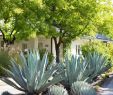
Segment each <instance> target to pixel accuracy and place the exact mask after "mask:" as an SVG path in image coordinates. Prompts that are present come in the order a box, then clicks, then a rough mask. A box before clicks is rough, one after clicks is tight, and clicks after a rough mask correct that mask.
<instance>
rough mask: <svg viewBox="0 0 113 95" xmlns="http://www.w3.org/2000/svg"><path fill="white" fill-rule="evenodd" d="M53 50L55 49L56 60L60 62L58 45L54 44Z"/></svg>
mask: <svg viewBox="0 0 113 95" xmlns="http://www.w3.org/2000/svg"><path fill="white" fill-rule="evenodd" d="M55 50H56V62H57V63H59V62H60V47H59V46H58V45H57V44H56V45H55Z"/></svg>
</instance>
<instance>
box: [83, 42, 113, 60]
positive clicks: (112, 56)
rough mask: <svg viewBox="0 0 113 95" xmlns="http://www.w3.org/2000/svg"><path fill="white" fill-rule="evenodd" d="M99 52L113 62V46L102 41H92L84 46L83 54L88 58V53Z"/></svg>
mask: <svg viewBox="0 0 113 95" xmlns="http://www.w3.org/2000/svg"><path fill="white" fill-rule="evenodd" d="M89 52H90V53H93V52H98V53H100V54H102V55H105V56H106V57H107V58H108V59H109V60H110V61H113V44H112V43H103V42H101V41H90V42H88V43H86V44H85V45H83V46H82V53H83V55H84V56H87V55H88V53H89Z"/></svg>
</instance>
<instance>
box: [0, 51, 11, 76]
mask: <svg viewBox="0 0 113 95" xmlns="http://www.w3.org/2000/svg"><path fill="white" fill-rule="evenodd" d="M9 60H10V57H9V55H8V53H7V52H5V51H0V76H5V75H6V73H5V72H4V70H3V69H2V67H4V68H7V69H9Z"/></svg>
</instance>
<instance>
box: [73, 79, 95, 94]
mask: <svg viewBox="0 0 113 95" xmlns="http://www.w3.org/2000/svg"><path fill="white" fill-rule="evenodd" d="M71 94H72V95H97V94H96V91H95V89H94V88H93V87H92V86H91V85H89V84H88V83H86V82H84V81H77V82H74V83H73V84H72V86H71Z"/></svg>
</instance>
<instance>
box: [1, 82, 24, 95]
mask: <svg viewBox="0 0 113 95" xmlns="http://www.w3.org/2000/svg"><path fill="white" fill-rule="evenodd" d="M4 91H8V92H10V93H11V94H19V93H23V92H21V91H18V90H16V89H14V88H13V87H11V86H9V85H7V84H6V83H4V82H3V81H1V80H0V95H2V93H3V92H4Z"/></svg>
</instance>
